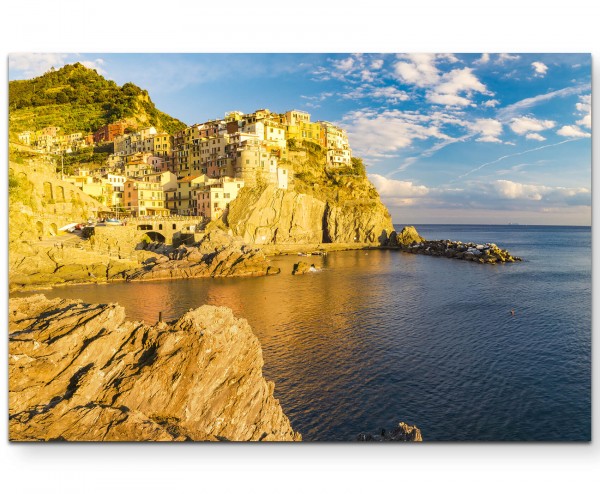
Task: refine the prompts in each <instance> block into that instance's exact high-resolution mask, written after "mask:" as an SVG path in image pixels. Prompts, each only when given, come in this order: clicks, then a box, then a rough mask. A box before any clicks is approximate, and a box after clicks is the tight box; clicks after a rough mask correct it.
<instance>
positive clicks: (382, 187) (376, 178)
mask: <svg viewBox="0 0 600 494" xmlns="http://www.w3.org/2000/svg"><path fill="white" fill-rule="evenodd" d="M369 180H370V181H371V183H372V184H373V185H374V186H375V188H376V189H377V191H378V192H379V195H381V197H382V198H383V199H384V200H385V199H388V200H389V199H399V200H403V201H405V200H406V199H414V198H418V197H423V196H426V195H427V194H429V188H427V187H425V186H424V185H415V184H414V183H413V182H410V181H404V180H394V179H391V178H386V177H384V176H382V175H377V174H369ZM405 203H406V202H405Z"/></svg>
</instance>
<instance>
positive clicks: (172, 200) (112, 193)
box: [18, 109, 352, 220]
mask: <svg viewBox="0 0 600 494" xmlns="http://www.w3.org/2000/svg"><path fill="white" fill-rule="evenodd" d="M18 139H19V141H20V142H21V143H22V144H25V145H27V146H31V147H32V148H34V149H36V150H38V151H39V152H44V153H50V154H55V155H57V156H60V157H61V158H62V157H64V156H66V155H68V154H70V153H73V152H75V151H78V150H81V149H82V148H85V147H90V146H105V145H107V144H108V145H111V144H112V149H113V153H112V154H110V156H109V158H108V160H107V162H106V163H105V165H103V166H102V167H100V168H98V169H95V170H90V169H89V168H87V167H81V168H78V169H76V170H74V171H73V174H72V175H65V174H64V173H63V174H62V179H63V180H64V181H66V182H69V183H71V184H73V185H75V186H77V187H79V188H80V189H82V191H83V192H84V193H85V194H87V195H89V196H91V197H93V198H95V199H97V200H98V201H99V202H100V203H101V204H102V205H103V206H104V213H105V215H106V214H107V215H110V216H112V217H123V216H131V217H145V216H170V215H180V216H197V217H200V218H202V219H204V220H214V219H218V218H219V217H220V216H221V215H222V214H223V212H224V211H225V210H226V209H227V207H228V205H229V203H230V202H231V201H233V200H234V199H235V198H236V197H237V195H238V192H239V191H240V189H242V188H243V187H244V186H248V187H255V186H257V185H263V184H264V185H275V186H276V187H277V188H279V189H284V190H293V188H294V174H293V167H292V166H291V164H290V160H291V159H292V158H293V157H294V155H295V154H298V153H302V149H301V148H300V147H299V146H300V145H306V144H307V143H312V144H315V145H319V146H320V147H321V148H322V149H323V150H324V151H325V152H326V158H327V162H326V167H328V168H343V167H348V166H351V158H352V151H351V149H350V147H349V145H348V136H347V134H346V131H345V130H343V129H341V128H339V127H337V126H335V125H334V124H332V123H330V122H326V121H318V122H311V116H310V114H309V113H307V112H304V111H300V110H290V111H287V112H285V113H281V114H279V113H273V112H271V111H269V110H267V109H261V110H257V111H255V112H254V113H251V114H244V113H242V112H240V111H232V112H229V113H227V114H226V115H225V118H223V119H215V120H210V121H207V122H204V123H201V124H194V125H191V126H189V127H187V128H185V129H183V130H180V131H178V132H175V133H173V134H168V133H166V132H158V131H157V130H156V128H155V127H146V128H141V129H137V130H135V131H131V130H130V129H129V128H128V126H127V123H126V122H124V121H120V122H117V123H112V124H107V125H104V126H102V127H100V128H99V129H97V131H96V132H95V133H93V134H89V135H84V134H83V133H81V132H76V133H72V134H67V135H64V134H63V133H62V132H61V129H60V127H56V126H48V127H45V128H43V129H42V130H40V131H37V132H36V131H24V132H21V133H19V134H18ZM296 143H297V145H296Z"/></svg>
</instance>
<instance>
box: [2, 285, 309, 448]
mask: <svg viewBox="0 0 600 494" xmlns="http://www.w3.org/2000/svg"><path fill="white" fill-rule="evenodd" d="M262 366H263V359H262V352H261V348H260V344H259V342H258V339H257V338H256V336H255V335H254V334H253V333H252V330H251V328H250V326H249V325H248V323H247V322H246V321H245V320H244V319H238V318H236V317H234V316H233V313H232V312H231V310H230V309H228V308H223V307H212V306H202V307H200V308H198V309H195V310H190V311H189V312H187V313H186V314H184V315H183V316H182V317H181V318H179V319H178V320H177V321H175V322H172V323H164V322H159V323H156V324H154V325H150V324H147V323H143V322H130V321H126V319H125V311H124V309H123V308H122V307H120V306H118V305H116V304H109V305H89V304H85V303H82V302H81V301H76V300H60V299H54V300H49V299H47V298H46V297H44V296H42V295H36V296H33V297H29V298H17V299H11V300H10V302H9V439H10V440H11V441H49V440H67V441H181V440H192V441H217V440H229V441H295V440H300V439H301V436H300V434H298V433H296V432H294V431H293V430H292V427H291V425H290V422H289V420H288V418H287V417H286V416H285V414H284V413H283V411H282V409H281V406H280V405H279V402H278V400H277V399H275V398H274V396H273V390H274V385H273V383H271V382H267V381H266V380H265V379H264V377H263V375H262Z"/></svg>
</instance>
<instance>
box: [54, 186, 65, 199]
mask: <svg viewBox="0 0 600 494" xmlns="http://www.w3.org/2000/svg"><path fill="white" fill-rule="evenodd" d="M56 202H65V188H64V187H63V186H62V185H59V186H57V187H56Z"/></svg>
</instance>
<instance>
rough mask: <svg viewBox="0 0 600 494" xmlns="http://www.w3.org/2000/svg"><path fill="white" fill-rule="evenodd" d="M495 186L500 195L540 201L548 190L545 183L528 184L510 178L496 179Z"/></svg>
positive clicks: (508, 197) (507, 197)
mask: <svg viewBox="0 0 600 494" xmlns="http://www.w3.org/2000/svg"><path fill="white" fill-rule="evenodd" d="M493 187H494V189H495V190H496V192H498V195H499V196H500V197H504V198H506V199H529V200H532V201H539V200H541V199H542V197H543V193H544V192H546V191H547V190H548V187H545V186H543V185H528V184H521V183H518V182H511V181H510V180H496V181H495V182H494V183H493Z"/></svg>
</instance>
